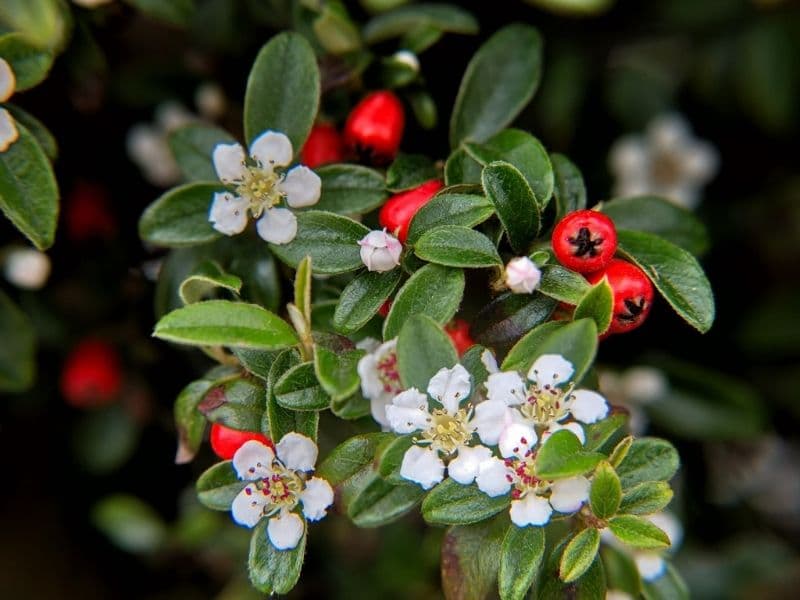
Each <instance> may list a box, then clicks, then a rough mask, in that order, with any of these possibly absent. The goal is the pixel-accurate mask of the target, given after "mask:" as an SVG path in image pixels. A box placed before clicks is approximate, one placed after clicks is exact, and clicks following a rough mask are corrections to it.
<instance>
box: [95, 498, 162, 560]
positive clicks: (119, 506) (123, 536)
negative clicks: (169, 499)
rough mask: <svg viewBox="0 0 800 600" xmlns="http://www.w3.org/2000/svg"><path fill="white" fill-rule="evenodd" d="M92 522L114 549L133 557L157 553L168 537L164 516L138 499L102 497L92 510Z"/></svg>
mask: <svg viewBox="0 0 800 600" xmlns="http://www.w3.org/2000/svg"><path fill="white" fill-rule="evenodd" d="M91 519H92V523H93V524H94V526H95V527H97V528H98V529H99V530H100V531H102V532H103V533H104V534H105V535H106V536H107V537H108V538H109V539H110V540H111V541H112V542H113V543H114V545H115V546H117V547H118V548H121V549H122V550H124V551H125V552H130V553H132V554H141V553H149V552H155V551H156V550H158V549H159V548H160V547H161V546H162V544H163V543H164V542H165V541H166V538H167V526H166V524H165V523H164V520H163V519H162V518H161V516H160V515H159V514H158V513H157V512H156V511H155V510H153V508H152V507H150V506H149V505H147V504H145V503H144V502H142V501H141V500H139V499H138V498H136V497H135V496H127V495H123V494H115V495H113V496H107V497H106V498H103V499H102V500H101V501H100V502H98V503H97V504H95V505H94V507H92V515H91Z"/></svg>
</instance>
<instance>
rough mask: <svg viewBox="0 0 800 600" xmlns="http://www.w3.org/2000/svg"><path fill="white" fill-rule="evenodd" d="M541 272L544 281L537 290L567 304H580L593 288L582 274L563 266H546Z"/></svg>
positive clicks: (541, 281)
mask: <svg viewBox="0 0 800 600" xmlns="http://www.w3.org/2000/svg"><path fill="white" fill-rule="evenodd" d="M541 271H542V279H541V280H540V281H539V287H537V288H536V289H537V290H538V291H539V292H541V293H542V294H544V295H545V296H550V297H551V298H555V299H556V300H559V301H561V302H566V303H567V304H573V305H575V304H578V303H579V302H580V301H581V300H582V299H583V297H584V296H585V295H586V293H587V292H588V291H589V290H590V289H591V287H592V286H591V285H590V284H589V283H588V282H587V281H586V279H584V278H583V277H582V276H581V275H580V274H578V273H576V272H575V271H570V270H569V269H566V268H564V267H562V266H561V265H556V264H551V265H544V266H543V267H542V268H541Z"/></svg>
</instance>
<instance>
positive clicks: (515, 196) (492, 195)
mask: <svg viewBox="0 0 800 600" xmlns="http://www.w3.org/2000/svg"><path fill="white" fill-rule="evenodd" d="M481 181H482V183H483V189H484V191H485V192H486V196H487V197H488V198H489V200H491V202H492V204H493V205H494V209H495V212H497V216H498V217H499V218H500V222H501V223H502V224H503V229H505V231H506V234H507V235H508V241H509V242H511V247H512V248H513V249H514V250H515V251H516V252H517V253H519V254H526V253H527V250H528V246H529V245H530V243H531V242H532V241H533V240H534V238H535V237H536V236H537V235H538V234H539V229H540V227H541V217H540V214H539V205H538V204H537V202H536V198H535V197H534V195H533V191H531V187H530V185H528V182H527V181H526V180H525V177H524V176H523V175H522V173H520V171H519V169H517V168H516V167H515V166H513V165H512V164H510V163H507V162H502V161H501V162H493V163H490V164H489V165H487V166H486V167H485V168H484V169H483V174H482V175H481Z"/></svg>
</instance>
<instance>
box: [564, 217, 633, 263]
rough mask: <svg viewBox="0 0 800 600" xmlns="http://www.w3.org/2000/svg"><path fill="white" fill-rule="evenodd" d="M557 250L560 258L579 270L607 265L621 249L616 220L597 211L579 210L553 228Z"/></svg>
mask: <svg viewBox="0 0 800 600" xmlns="http://www.w3.org/2000/svg"><path fill="white" fill-rule="evenodd" d="M552 243H553V252H554V253H555V255H556V258H557V259H558V261H559V262H560V263H561V264H562V265H564V266H565V267H567V268H568V269H572V270H573V271H577V272H578V273H591V272H593V271H599V270H600V269H602V268H603V267H605V266H606V265H607V264H608V262H609V261H610V260H611V258H612V257H613V256H614V253H615V252H616V251H617V229H616V227H614V221H612V220H611V219H610V218H608V217H607V216H606V215H604V214H603V213H599V212H597V211H596V210H576V211H575V212H572V213H570V214H568V215H567V216H566V217H564V218H563V219H561V221H559V223H558V224H557V225H556V227H555V229H554V230H553V238H552Z"/></svg>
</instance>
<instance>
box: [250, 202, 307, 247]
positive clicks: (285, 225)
mask: <svg viewBox="0 0 800 600" xmlns="http://www.w3.org/2000/svg"><path fill="white" fill-rule="evenodd" d="M256 231H258V235H259V236H260V237H261V239H262V240H264V241H265V242H270V243H272V244H288V243H289V242H291V241H292V240H293V239H294V238H295V236H296V235H297V217H295V216H294V214H293V213H292V211H290V210H289V209H288V208H270V209H268V210H266V211H264V214H263V215H262V216H261V218H260V219H259V220H258V222H257V223H256Z"/></svg>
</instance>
